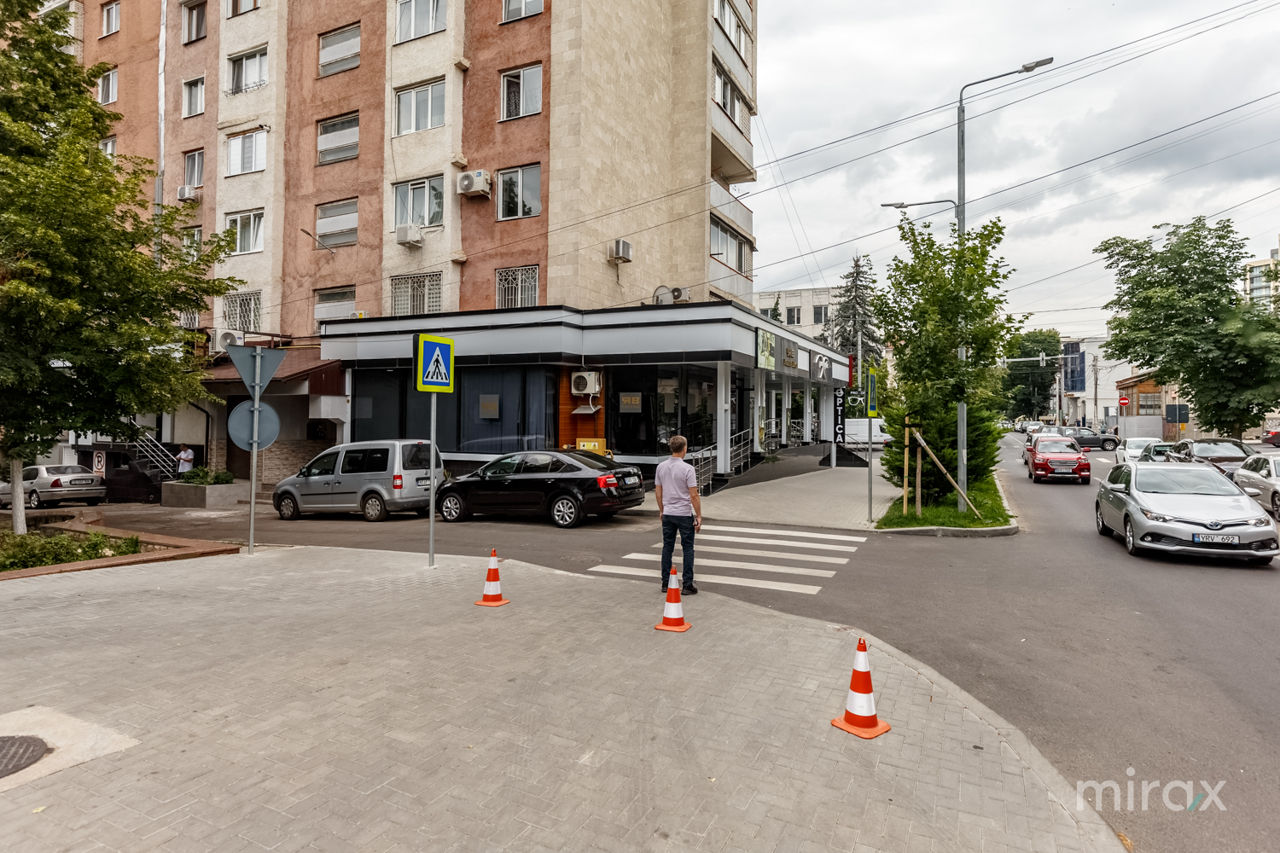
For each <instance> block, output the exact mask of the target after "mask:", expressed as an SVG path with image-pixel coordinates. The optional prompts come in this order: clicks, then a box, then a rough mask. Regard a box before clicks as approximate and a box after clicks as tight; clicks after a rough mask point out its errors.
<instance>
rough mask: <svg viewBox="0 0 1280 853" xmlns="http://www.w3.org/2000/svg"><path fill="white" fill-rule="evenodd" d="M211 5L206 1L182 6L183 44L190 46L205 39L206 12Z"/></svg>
mask: <svg viewBox="0 0 1280 853" xmlns="http://www.w3.org/2000/svg"><path fill="white" fill-rule="evenodd" d="M208 5H209V4H208V3H206V2H204V0H198V2H195V3H183V4H182V43H183V44H189V43H190V42H193V41H196V40H197V39H202V38H204V35H205V28H204V12H205V7H207V6H208Z"/></svg>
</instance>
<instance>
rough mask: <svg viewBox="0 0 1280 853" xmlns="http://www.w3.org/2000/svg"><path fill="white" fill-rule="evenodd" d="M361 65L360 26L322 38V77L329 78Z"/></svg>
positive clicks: (343, 29)
mask: <svg viewBox="0 0 1280 853" xmlns="http://www.w3.org/2000/svg"><path fill="white" fill-rule="evenodd" d="M359 65H360V25H359V24H356V25H354V26H351V27H343V28H342V29H340V30H335V31H334V32H331V33H325V34H324V35H322V36H320V76H321V77H327V76H328V75H330V74H337V73H338V72H339V71H346V70H348V69H350V68H357V67H359Z"/></svg>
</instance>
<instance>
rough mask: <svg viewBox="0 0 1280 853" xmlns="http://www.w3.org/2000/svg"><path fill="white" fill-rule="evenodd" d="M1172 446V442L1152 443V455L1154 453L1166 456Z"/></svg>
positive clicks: (1154, 454)
mask: <svg viewBox="0 0 1280 853" xmlns="http://www.w3.org/2000/svg"><path fill="white" fill-rule="evenodd" d="M1170 447H1173V445H1172V444H1152V445H1151V455H1152V456H1164V455H1166V454H1167V453H1168V452H1169V448H1170Z"/></svg>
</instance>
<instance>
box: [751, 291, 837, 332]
mask: <svg viewBox="0 0 1280 853" xmlns="http://www.w3.org/2000/svg"><path fill="white" fill-rule="evenodd" d="M838 292H839V290H838V288H833V287H796V288H792V289H791V290H757V291H756V292H755V294H754V302H755V307H756V310H757V311H759V312H760V313H761V314H763V315H765V316H766V317H767V316H769V315H770V314H771V313H772V312H773V308H774V306H775V305H776V306H777V307H778V321H779V322H781V323H783V324H785V325H786V326H787V328H789V329H795V330H796V331H797V332H799V333H800V334H802V335H806V336H808V337H810V338H817V337H819V336H820V335H821V334H822V330H823V328H824V327H825V326H826V324H827V320H828V319H829V318H830V316H831V312H832V311H834V310H835V303H836V294H837V293H838Z"/></svg>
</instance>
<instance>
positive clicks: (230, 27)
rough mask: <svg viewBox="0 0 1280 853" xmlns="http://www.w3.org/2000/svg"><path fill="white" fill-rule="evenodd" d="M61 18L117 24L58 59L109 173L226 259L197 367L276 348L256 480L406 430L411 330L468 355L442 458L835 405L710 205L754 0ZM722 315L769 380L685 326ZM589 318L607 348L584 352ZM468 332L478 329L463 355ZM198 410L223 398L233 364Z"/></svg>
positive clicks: (738, 137) (215, 444)
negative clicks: (803, 397) (151, 185)
mask: <svg viewBox="0 0 1280 853" xmlns="http://www.w3.org/2000/svg"><path fill="white" fill-rule="evenodd" d="M73 5H74V6H76V7H78V8H79V11H80V16H81V18H82V19H83V27H82V29H83V30H84V32H85V33H86V34H87V33H88V29H89V24H90V23H91V22H89V21H88V20H87V18H86V17H85V16H88V15H90V14H92V15H97V14H99V13H101V14H102V15H103V16H104V17H103V20H104V22H105V21H107V20H108V17H107V16H108V15H109V14H116V15H118V16H119V17H118V22H119V25H118V29H117V30H116V31H115V32H113V33H112V34H110V35H107V36H103V37H102V38H101V39H98V40H96V43H95V44H93V45H90V43H89V41H90V39H89V38H88V37H87V35H86V36H84V37H83V38H84V55H85V61H98V60H106V61H109V62H112V63H116V64H117V65H118V67H119V70H120V77H119V87H120V93H121V94H120V96H119V97H120V101H119V103H118V104H116V106H115V108H116V109H118V110H119V111H120V112H122V113H123V114H124V115H125V119H124V120H123V121H122V122H121V124H120V130H119V132H118V134H117V140H116V145H117V146H118V148H119V150H120V151H121V152H126V153H131V154H132V153H142V154H144V156H149V157H152V158H153V159H154V160H155V161H156V162H157V163H158V164H160V165H161V167H162V169H161V171H160V174H159V176H158V179H157V187H158V194H159V197H160V198H161V199H162V200H163V201H165V202H166V203H170V204H179V203H181V204H185V205H189V206H190V208H191V212H192V214H193V220H192V232H191V234H192V239H193V240H195V239H200V238H204V237H207V236H209V235H210V234H212V233H213V232H214V231H221V230H225V229H231V230H233V231H234V233H235V234H236V246H235V250H234V251H233V253H232V254H231V255H230V256H229V257H228V258H227V259H226V260H225V261H224V262H223V263H222V264H221V265H220V267H219V269H218V270H217V272H218V273H219V274H220V275H227V276H232V277H234V278H236V279H237V280H238V281H239V282H240V283H239V284H238V286H237V288H236V290H235V291H234V292H232V293H229V294H227V295H226V296H224V297H221V298H219V299H217V300H214V303H213V304H212V305H211V306H210V307H209V311H208V312H207V313H205V314H203V315H202V316H200V317H199V318H186V319H188V320H189V321H190V322H191V324H192V325H193V326H195V325H198V326H199V327H200V328H204V329H207V330H208V331H209V332H210V338H211V349H212V351H213V352H214V354H215V355H216V354H217V352H218V351H219V350H221V349H222V346H223V344H225V343H230V342H237V341H243V340H244V339H245V338H248V339H249V340H252V341H263V342H268V341H269V342H272V343H273V344H274V345H282V346H288V347H290V352H289V354H288V356H287V358H286V361H285V363H284V365H283V366H282V367H281V371H280V374H279V375H278V377H277V379H276V381H275V383H274V384H273V385H272V386H271V388H270V389H269V390H268V394H269V397H270V401H271V403H272V405H273V406H275V407H276V408H277V409H278V410H279V412H280V415H281V422H282V428H281V437H280V439H279V441H278V442H277V444H276V445H275V446H274V447H273V448H272V449H271V450H270V451H268V453H267V459H266V463H265V464H264V466H263V471H264V479H265V480H267V481H271V480H274V479H275V478H277V477H278V476H280V475H282V474H284V473H291V472H292V471H293V470H296V467H297V464H298V462H300V461H305V457H308V456H309V455H310V454H312V453H314V452H316V451H317V450H318V449H321V448H323V447H324V446H327V445H328V444H329V443H332V442H333V441H336V440H341V439H360V438H367V437H374V436H375V435H382V434H389V433H395V434H397V435H408V434H415V435H416V434H421V433H422V432H425V429H424V426H425V425H424V423H423V421H422V418H421V414H422V412H423V410H424V409H423V405H422V403H421V400H420V399H419V397H420V395H416V394H415V392H413V391H412V390H411V389H412V387H413V386H412V382H411V381H410V379H411V377H410V376H409V372H410V371H409V369H408V367H407V364H408V359H409V356H410V352H411V348H410V345H409V344H408V343H406V341H408V340H411V337H412V335H411V333H412V332H413V331H431V332H434V333H437V334H451V333H457V334H459V335H462V336H463V337H465V336H466V335H468V334H472V335H473V337H472V339H471V340H470V341H469V342H468V343H469V346H465V345H463V344H462V343H460V345H459V358H460V361H459V365H460V368H459V371H460V378H461V380H462V381H461V389H460V393H459V394H458V395H456V398H454V399H452V400H450V401H446V403H445V406H446V411H445V412H444V414H443V419H444V421H445V422H446V423H447V424H448V427H447V431H446V432H445V433H444V435H445V436H447V437H442V440H441V445H442V449H443V450H445V451H450V452H457V453H462V452H463V450H462V448H463V447H464V445H468V444H470V445H472V446H475V447H482V448H484V449H486V450H492V451H500V450H506V449H517V447H521V446H527V444H528V437H529V436H530V435H536V436H538V437H539V438H540V440H541V441H543V442H546V443H551V444H565V443H573V442H574V441H575V440H576V439H577V438H579V437H582V436H591V437H596V438H604V439H606V440H607V441H608V442H609V445H610V446H611V447H618V448H629V451H628V452H630V453H632V454H633V455H638V456H646V457H647V456H654V457H655V458H656V457H657V456H659V455H661V453H662V452H664V451H663V448H662V447H660V437H661V436H663V435H664V434H666V433H670V432H671V431H673V430H683V431H685V432H687V433H693V434H692V435H691V436H690V437H691V438H692V439H693V440H694V446H695V447H698V446H705V445H710V444H714V443H717V442H721V443H722V444H724V445H725V446H726V447H727V445H728V443H729V440H730V435H731V434H734V435H736V434H739V433H745V432H747V431H748V430H747V425H748V423H751V424H754V423H755V421H757V420H758V419H759V418H760V417H761V416H762V415H763V414H764V413H763V412H762V411H761V410H760V409H761V407H760V406H758V405H753V404H752V402H751V401H752V400H757V401H758V400H763V399H764V398H765V394H764V390H765V387H766V385H770V384H772V385H773V386H774V389H775V390H778V389H781V387H782V385H783V384H784V383H785V384H787V385H788V386H789V385H790V382H791V378H794V379H795V380H796V384H797V387H798V386H799V384H800V383H801V382H804V383H810V382H812V383H813V384H814V386H815V387H817V385H824V386H825V387H826V391H827V393H828V394H829V391H830V386H831V384H832V383H834V382H835V381H836V379H837V377H833V376H832V375H831V374H832V370H831V368H830V365H829V364H827V362H829V361H830V359H829V356H830V355H834V354H824V353H821V352H819V351H818V349H817V348H815V347H813V346H811V345H810V344H808V343H803V342H802V341H800V340H799V339H796V340H794V341H792V345H791V347H790V348H787V347H786V346H785V345H784V343H781V341H786V340H788V337H787V334H786V331H787V330H775V329H774V327H773V326H772V325H771V324H769V323H767V322H766V321H761V320H760V318H759V316H758V315H757V314H756V313H755V312H754V311H753V310H752V309H751V303H752V282H751V272H752V262H751V258H752V253H753V251H754V238H753V234H752V232H753V227H754V226H753V221H752V214H751V211H750V210H749V209H748V208H747V207H746V206H745V205H744V204H742V202H741V201H739V200H738V199H737V198H736V197H735V196H734V194H733V193H732V191H731V190H732V187H733V186H735V185H737V184H740V183H743V182H749V181H751V180H753V179H754V177H755V170H754V166H753V153H752V143H751V133H750V130H751V128H750V119H751V116H752V114H754V112H755V101H756V82H755V69H756V46H755V45H756V38H755V35H756V26H755V21H756V8H755V6H754V5H753V2H752V0H663V2H660V3H657V4H652V3H651V4H628V3H616V2H610V0H452V2H449V0H392V2H375V0H341V2H339V0H156V1H155V2H148V3H137V2H126V0H122V2H120V3H119V4H115V3H108V4H106V5H104V6H102V7H89V6H80V5H79V4H78V3H76V4H73ZM117 5H118V6H119V10H118V11H117V12H111V13H109V12H108V7H109V6H117ZM144 9H145V10H146V11H144ZM95 26H96V25H95ZM105 26H106V24H105V23H104V27H105ZM161 34H163V38H161V37H160V36H161ZM135 77H136V78H137V79H135ZM108 85H116V84H114V83H111V84H108V83H104V86H108ZM104 91H107V90H106V89H104ZM111 91H115V90H114V89H112V90H111ZM126 91H127V93H128V94H127V97H126V95H125V93H126ZM686 303H687V304H686ZM641 305H643V306H646V307H647V308H651V309H653V310H652V311H651V312H649V313H648V314H646V315H645V316H644V317H643V318H628V319H627V320H626V321H620V320H618V319H617V315H615V314H614V313H611V312H616V311H619V310H622V309H624V308H633V307H638V306H641ZM556 306H565V309H564V310H562V311H550V312H548V311H547V310H545V309H548V308H553V307H556ZM725 306H728V307H725ZM524 311H531V312H534V313H532V314H525V313H506V312H524ZM726 311H727V312H728V313H727V314H726V313H725V312H726ZM475 312H486V313H484V314H482V315H477V314H476V313H475ZM494 312H503V313H494ZM593 312H604V313H593ZM712 315H714V318H713V317H712ZM743 315H745V316H747V317H749V320H748V321H747V322H746V327H749V328H752V329H757V328H758V329H759V330H760V333H761V334H763V335H765V338H766V339H767V340H768V341H774V342H775V345H776V346H777V347H778V348H779V352H782V353H783V357H782V358H781V359H780V360H778V361H777V362H775V361H774V360H772V359H763V363H769V364H774V365H775V366H774V368H773V369H769V370H766V369H763V368H761V367H760V366H759V364H760V363H761V358H762V356H761V355H760V347H761V345H760V344H759V343H758V341H757V340H756V337H755V334H751V335H748V336H746V337H741V336H736V337H735V336H733V335H730V337H729V338H726V339H724V340H718V342H717V343H716V344H715V345H714V346H713V345H712V344H711V342H710V341H707V340H702V339H701V338H702V337H703V336H702V334H701V330H700V328H699V323H703V322H705V323H708V324H709V326H710V327H715V326H717V324H719V323H721V322H727V323H729V324H730V325H733V322H731V321H730V320H729V318H731V317H741V316H743ZM477 316H480V317H482V318H483V319H482V320H481V321H478V320H477V319H476V318H477ZM532 317H537V318H539V319H538V320H537V321H534V320H531V319H530V318H532ZM399 318H403V319H399ZM581 318H586V319H581ZM591 318H613V319H610V320H609V321H608V322H610V323H614V322H622V323H623V325H624V326H625V327H627V329H628V331H627V333H625V334H616V335H612V336H611V339H609V340H608V343H606V344H603V345H602V344H600V342H599V341H595V342H590V343H587V342H584V341H582V340H580V339H581V338H582V337H583V335H584V332H583V329H582V328H581V326H582V325H583V324H585V325H587V326H590V325H591V324H592V323H594V322H596V320H593V319H591ZM681 318H683V319H681ZM477 322H480V323H481V324H482V325H484V326H485V327H486V328H491V329H497V328H503V329H504V330H505V331H504V332H503V333H502V334H501V336H500V338H499V339H493V338H492V337H491V336H490V337H485V336H479V337H476V336H475V335H474V329H475V328H476V324H477ZM601 322H603V320H601ZM673 323H679V324H681V325H680V327H679V328H681V329H682V330H683V331H684V332H686V333H687V334H685V335H682V336H676V337H675V338H673V337H672V329H673V328H675V327H673V326H672V324H673ZM575 324H577V325H575ZM551 328H554V329H556V330H557V331H555V332H554V333H549V332H547V331H546V330H548V329H551ZM726 328H727V327H726ZM538 330H541V331H538ZM547 334H551V338H550V339H548V338H547V337H546V335H547ZM770 334H772V335H773V337H769V335H770ZM406 336H407V337H406ZM574 336H576V338H577V339H579V340H578V341H577V343H574V344H571V343H570V341H569V339H570V338H573V337H574ZM713 337H714V336H713ZM739 337H741V339H740V340H739V339H738V338H739ZM362 339H363V340H368V341H372V340H375V339H377V340H380V341H381V343H379V344H377V345H374V344H372V343H370V344H369V345H367V346H365V345H354V344H352V343H351V342H352V341H359V340H362ZM798 344H799V345H800V347H799V350H797V348H796V347H797V345H798ZM512 347H515V349H512ZM641 352H648V353H650V355H648V356H644V357H640V356H638V355H637V353H641ZM811 355H812V361H813V365H812V366H815V369H813V370H811V365H810V356H811ZM593 362H594V363H593ZM819 362H822V363H823V364H824V365H826V367H825V371H824V370H823V369H816V365H818V363H819ZM640 365H644V366H643V367H641V366H640ZM584 368H585V370H586V372H589V373H594V374H596V375H597V376H598V377H599V382H598V384H599V385H600V386H601V390H600V391H599V392H598V393H596V394H589V395H586V396H587V399H586V400H583V399H581V398H580V396H578V395H575V394H573V393H572V391H571V388H570V385H571V378H572V375H573V373H574V372H575V371H583V370H584ZM595 383H596V380H595V379H593V386H592V387H594V384H595ZM209 387H210V388H211V389H212V390H213V391H214V392H215V393H217V394H219V395H220V396H222V397H224V398H225V399H226V401H227V403H228V404H234V403H235V402H237V400H238V399H242V398H243V397H244V388H243V386H242V385H241V384H240V381H239V379H238V377H237V376H236V374H235V372H234V370H233V369H232V368H231V367H230V365H226V364H221V365H217V366H215V367H214V368H213V370H212V372H211V375H210V380H209ZM495 388H516V389H523V390H522V391H520V392H519V393H518V394H517V395H516V397H513V398H512V399H513V400H518V402H514V403H512V404H511V405H508V406H506V407H505V408H504V409H503V410H502V412H503V414H502V415H501V417H500V418H499V419H498V423H497V424H494V423H490V422H488V421H487V420H486V419H482V418H478V417H476V416H475V410H476V407H475V406H474V405H473V403H474V399H473V398H474V397H475V395H477V394H480V393H481V392H482V391H483V392H484V393H485V394H489V393H491V392H492V391H493V389H495ZM620 391H621V392H625V393H623V396H624V397H625V400H620V399H619V398H618V394H619V392H620ZM637 393H638V394H639V395H640V396H641V397H642V398H643V400H647V401H648V402H643V401H642V402H640V403H636V402H635V394H637ZM637 405H638V406H639V407H640V410H641V411H640V412H637V411H635V407H636V406H637ZM485 411H486V412H487V413H491V412H492V411H493V409H492V407H489V406H486V407H485ZM637 414H639V415H640V417H639V418H637V417H636V415H637ZM184 417H187V416H178V417H177V418H174V417H170V418H169V420H167V421H165V420H163V419H162V421H161V428H162V429H161V431H162V432H166V431H167V434H166V435H165V436H164V437H166V438H168V439H170V440H177V439H183V440H187V441H188V442H189V443H193V444H199V445H201V446H202V448H203V449H204V451H205V453H206V454H207V456H208V457H209V458H210V459H211V460H212V462H213V464H215V465H221V464H227V465H228V466H229V467H231V468H232V469H233V470H234V471H236V472H237V473H243V472H244V471H245V470H247V463H246V461H245V460H244V458H243V456H242V454H239V453H238V451H236V450H234V449H233V448H230V447H228V446H227V445H226V443H225V415H224V414H223V413H222V412H216V413H214V415H213V416H212V418H213V421H214V423H213V425H212V426H211V427H210V425H209V423H208V421H206V420H205V419H204V417H203V416H190V419H189V420H183V418H184ZM660 422H661V423H660ZM166 424H167V425H168V426H167V427H166ZM184 424H185V427H184V426H183V425H184ZM197 427H198V430H197ZM184 428H185V429H187V430H188V431H189V432H191V433H192V434H190V435H187V434H185V433H184V434H182V435H178V434H177V433H181V432H182V430H183V429H184ZM637 430H638V431H639V432H641V433H642V434H643V437H641V438H637V437H636V432H637ZM206 431H208V432H209V434H210V438H209V439H208V441H207V442H203V441H201V439H202V438H203V433H204V432H206ZM197 432H198V433H200V434H195V433H197ZM739 440H741V439H739ZM522 442H523V443H522ZM206 443H207V444H208V446H207V447H204V444H206Z"/></svg>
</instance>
